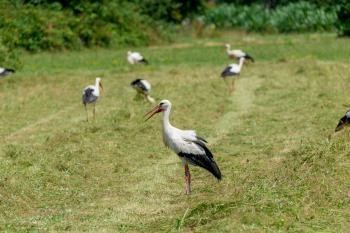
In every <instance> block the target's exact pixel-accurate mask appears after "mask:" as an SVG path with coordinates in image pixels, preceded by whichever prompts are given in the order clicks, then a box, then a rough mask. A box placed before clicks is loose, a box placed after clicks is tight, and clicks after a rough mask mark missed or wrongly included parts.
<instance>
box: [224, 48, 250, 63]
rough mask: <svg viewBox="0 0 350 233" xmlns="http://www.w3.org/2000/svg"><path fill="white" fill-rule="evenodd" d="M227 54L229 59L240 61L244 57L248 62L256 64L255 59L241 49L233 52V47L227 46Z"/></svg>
mask: <svg viewBox="0 0 350 233" xmlns="http://www.w3.org/2000/svg"><path fill="white" fill-rule="evenodd" d="M225 46H226V53H227V55H228V56H229V58H233V59H234V58H236V59H240V58H242V57H244V58H245V59H247V60H251V61H252V62H254V58H252V57H251V56H250V55H249V54H247V53H245V52H243V51H242V50H240V49H233V50H231V45H229V44H226V45H225Z"/></svg>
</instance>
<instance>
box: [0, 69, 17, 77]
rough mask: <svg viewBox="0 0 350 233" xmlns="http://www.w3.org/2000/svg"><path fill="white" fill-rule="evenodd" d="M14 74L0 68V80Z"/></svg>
mask: <svg viewBox="0 0 350 233" xmlns="http://www.w3.org/2000/svg"><path fill="white" fill-rule="evenodd" d="M13 73H15V70H14V69H10V68H4V67H0V78H2V77H5V76H7V75H10V74H13Z"/></svg>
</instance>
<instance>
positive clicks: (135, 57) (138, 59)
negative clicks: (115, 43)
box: [127, 51, 148, 65]
mask: <svg viewBox="0 0 350 233" xmlns="http://www.w3.org/2000/svg"><path fill="white" fill-rule="evenodd" d="M127 60H128V62H129V63H130V64H131V65H135V64H145V65H147V64H148V61H147V60H146V59H145V58H144V57H143V56H142V55H141V54H140V53H139V52H132V51H128V56H127Z"/></svg>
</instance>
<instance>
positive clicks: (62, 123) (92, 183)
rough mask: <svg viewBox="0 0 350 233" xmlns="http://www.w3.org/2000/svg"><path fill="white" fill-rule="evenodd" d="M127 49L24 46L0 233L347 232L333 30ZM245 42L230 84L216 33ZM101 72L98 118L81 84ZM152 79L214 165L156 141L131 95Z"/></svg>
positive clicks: (340, 56)
mask: <svg viewBox="0 0 350 233" xmlns="http://www.w3.org/2000/svg"><path fill="white" fill-rule="evenodd" d="M179 41H180V42H179V43H178V44H174V45H169V46H160V47H150V48H139V49H138V50H139V51H141V52H143V53H144V54H145V56H146V57H147V58H148V59H149V60H150V63H151V64H150V65H149V66H147V67H146V66H139V67H131V66H129V65H128V64H127V63H126V60H125V54H126V50H121V51H111V50H94V51H93V50H87V51H80V52H62V53H43V54H37V55H29V54H28V55H25V57H24V68H23V70H22V71H20V72H18V73H16V74H15V75H14V76H12V77H8V78H6V79H2V80H1V81H0V97H1V98H0V108H1V114H0V137H1V144H0V151H1V154H0V230H1V231H5V232H62V231H71V232H177V231H179V232H286V231H289V232H347V231H348V229H349V228H350V223H349V219H350V182H349V180H350V156H349V154H350V153H349V151H350V145H349V137H350V131H349V130H344V131H341V132H339V133H337V134H333V131H334V128H335V126H336V124H337V122H338V120H339V118H340V117H341V116H342V114H344V112H345V111H346V110H347V108H349V106H350V103H349V96H348V93H349V92H348V90H349V89H350V82H349V78H350V76H349V70H350V65H349V64H350V63H349V62H350V55H349V54H350V43H349V40H346V39H336V38H335V36H334V35H330V34H303V35H288V36H286V35H265V36H263V35H254V34H248V35H245V34H240V33H228V34H225V35H222V36H221V37H218V38H212V39H197V40H190V39H184V38H182V39H181V38H180V39H179ZM225 42H230V43H232V44H233V45H234V47H236V46H238V47H240V48H242V49H245V50H247V51H248V52H249V53H250V54H251V55H252V56H254V58H255V59H256V62H255V63H254V64H251V63H250V64H247V65H246V66H245V67H244V70H243V72H242V74H241V77H240V78H239V80H237V81H236V91H235V92H234V94H233V95H231V96H230V95H228V94H227V89H226V86H225V84H224V82H223V81H222V80H220V78H219V74H220V72H221V70H222V69H223V68H224V67H225V66H226V65H227V64H228V63H230V61H229V60H228V59H227V57H226V55H225V52H224V47H223V43H225ZM96 76H101V77H102V79H103V84H104V87H105V92H104V93H103V96H102V98H101V100H100V102H99V103H98V105H97V119H96V121H95V122H90V123H86V122H85V112H84V109H83V107H82V105H81V102H80V100H81V91H82V88H83V87H84V86H86V85H88V84H91V83H93V82H94V78H95V77H96ZM137 77H143V78H146V79H148V80H149V81H150V82H151V83H152V86H153V92H152V93H153V96H154V97H155V98H157V100H160V99H169V100H170V101H172V103H173V112H172V115H171V121H172V122H173V124H174V125H175V126H177V127H179V128H183V129H196V131H197V133H198V134H199V135H201V136H203V137H204V138H207V139H208V140H209V146H210V148H211V149H212V151H213V153H214V155H215V159H216V161H217V163H218V165H219V166H220V168H221V171H222V173H223V180H222V181H221V182H216V180H215V179H214V178H213V177H212V176H211V175H210V174H209V173H208V172H206V171H204V170H202V169H199V168H196V167H191V171H192V177H193V192H192V194H191V195H188V196H186V195H184V179H183V175H184V171H183V167H182V166H181V162H180V160H179V159H178V158H177V156H176V155H175V154H174V153H173V152H171V151H169V150H167V149H166V148H165V147H164V145H163V144H162V138H161V124H160V119H159V118H160V117H159V116H158V117H155V118H154V119H152V120H150V121H148V122H144V120H143V114H144V113H145V112H147V111H148V110H150V109H151V108H152V107H153V106H151V105H150V104H147V103H145V102H143V101H137V100H135V99H134V96H135V92H134V90H132V89H131V88H130V87H129V83H130V82H131V81H132V80H133V79H134V78H137Z"/></svg>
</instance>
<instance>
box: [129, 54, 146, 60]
mask: <svg viewBox="0 0 350 233" xmlns="http://www.w3.org/2000/svg"><path fill="white" fill-rule="evenodd" d="M131 56H132V58H133V59H135V60H136V61H141V60H142V59H143V57H142V55H141V54H140V53H138V52H134V53H132V55H131Z"/></svg>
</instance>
